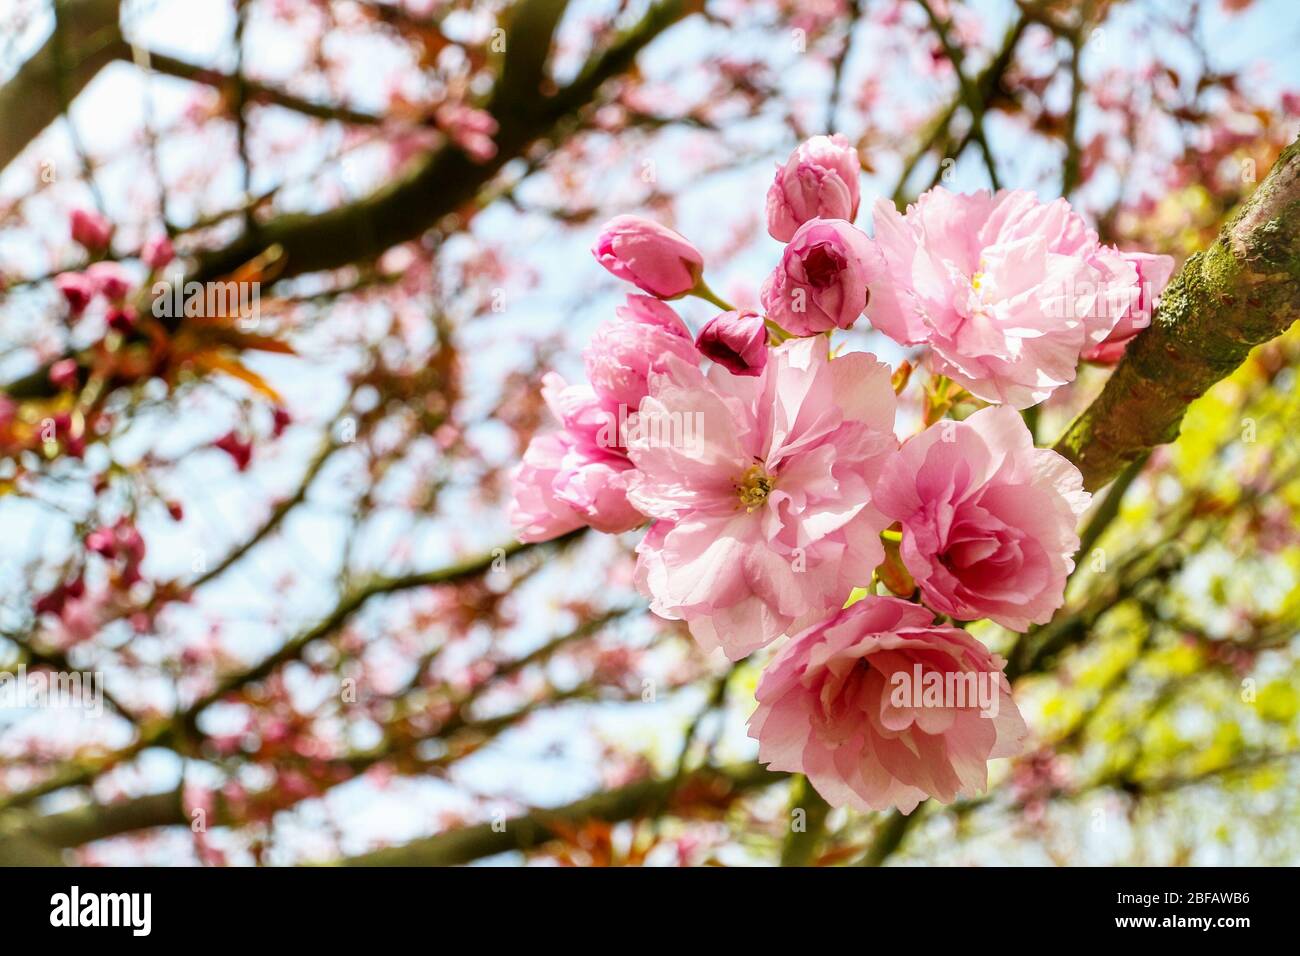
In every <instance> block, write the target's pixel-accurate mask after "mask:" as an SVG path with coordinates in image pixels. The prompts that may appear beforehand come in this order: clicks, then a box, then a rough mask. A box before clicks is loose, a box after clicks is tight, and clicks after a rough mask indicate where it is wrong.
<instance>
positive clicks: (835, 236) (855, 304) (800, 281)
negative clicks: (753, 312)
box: [760, 219, 871, 336]
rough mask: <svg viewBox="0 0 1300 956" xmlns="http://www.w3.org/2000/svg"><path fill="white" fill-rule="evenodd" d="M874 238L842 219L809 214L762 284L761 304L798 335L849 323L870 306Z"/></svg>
mask: <svg viewBox="0 0 1300 956" xmlns="http://www.w3.org/2000/svg"><path fill="white" fill-rule="evenodd" d="M870 253H871V240H870V239H868V238H867V237H866V234H865V233H863V232H862V231H861V230H859V229H858V228H857V227H855V226H853V225H852V224H851V223H848V222H845V221H844V220H843V219H810V220H809V221H808V222H806V223H804V224H803V225H802V226H800V227H799V230H798V231H797V232H796V233H795V234H794V237H793V238H792V239H791V240H790V244H789V245H788V246H786V247H785V252H784V254H783V255H782V256H781V264H780V265H778V266H777V267H776V268H775V269H773V270H772V274H771V275H770V276H768V279H767V281H766V282H765V283H764V284H763V290H762V293H761V296H760V298H761V299H762V301H763V308H764V310H765V311H766V312H767V314H768V315H770V316H771V317H772V318H773V319H775V320H776V322H777V324H778V325H780V326H781V327H782V328H784V329H786V330H787V331H789V332H793V333H794V334H795V335H800V336H803V335H816V334H818V333H819V332H827V331H829V330H831V329H847V328H850V327H851V326H852V325H853V323H854V322H856V321H857V320H858V316H860V315H861V314H862V310H863V309H865V308H866V307H867V297H868V295H869V291H868V289H867V268H868V259H869V257H870Z"/></svg>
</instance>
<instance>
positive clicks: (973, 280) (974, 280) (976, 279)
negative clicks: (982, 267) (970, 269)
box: [970, 272, 984, 292]
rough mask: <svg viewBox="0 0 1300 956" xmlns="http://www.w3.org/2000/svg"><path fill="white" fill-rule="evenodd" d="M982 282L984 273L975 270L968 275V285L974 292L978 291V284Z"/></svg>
mask: <svg viewBox="0 0 1300 956" xmlns="http://www.w3.org/2000/svg"><path fill="white" fill-rule="evenodd" d="M983 284H984V273H982V272H977V273H975V274H974V275H973V276H971V277H970V287H971V288H972V289H974V290H975V291H976V292H979V291H980V286H982V285H983Z"/></svg>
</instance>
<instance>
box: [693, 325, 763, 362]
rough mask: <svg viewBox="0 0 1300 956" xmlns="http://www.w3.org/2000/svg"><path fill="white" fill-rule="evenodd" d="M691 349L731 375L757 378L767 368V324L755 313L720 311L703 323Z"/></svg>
mask: <svg viewBox="0 0 1300 956" xmlns="http://www.w3.org/2000/svg"><path fill="white" fill-rule="evenodd" d="M695 347H696V348H698V349H699V350H700V354H701V355H703V356H704V357H705V358H707V359H710V360H712V361H714V362H717V363H718V364H719V365H721V366H722V367H723V368H725V369H726V370H727V371H729V372H731V374H733V375H760V374H762V371H763V369H764V368H765V367H766V366H767V325H766V324H765V323H764V321H763V317H762V316H761V315H759V314H758V313H757V312H748V311H746V310H744V309H740V310H736V311H732V312H723V313H721V314H719V315H716V316H714V317H713V318H712V319H710V320H709V321H708V322H706V323H705V324H704V327H703V328H702V329H700V334H699V335H697V336H696V337H695Z"/></svg>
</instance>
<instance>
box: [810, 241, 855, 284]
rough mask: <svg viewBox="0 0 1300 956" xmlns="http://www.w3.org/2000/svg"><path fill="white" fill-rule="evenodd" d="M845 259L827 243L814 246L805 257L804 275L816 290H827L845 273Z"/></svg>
mask: <svg viewBox="0 0 1300 956" xmlns="http://www.w3.org/2000/svg"><path fill="white" fill-rule="evenodd" d="M844 264H845V263H844V257H843V256H841V255H839V254H838V253H837V252H836V251H835V250H834V249H832V248H830V247H829V246H828V245H826V244H825V243H823V244H821V245H818V246H813V247H812V248H811V249H809V250H808V252H807V253H805V255H804V257H803V268H804V274H805V275H807V276H808V281H809V283H811V284H812V285H813V286H814V287H815V288H818V289H825V288H826V287H827V286H829V285H831V284H832V283H834V282H835V281H836V280H837V279H838V278H839V276H840V273H841V272H843V271H844Z"/></svg>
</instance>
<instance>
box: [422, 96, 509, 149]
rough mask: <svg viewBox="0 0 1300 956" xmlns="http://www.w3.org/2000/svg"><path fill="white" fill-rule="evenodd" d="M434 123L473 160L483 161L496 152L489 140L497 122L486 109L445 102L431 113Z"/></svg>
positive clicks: (495, 132)
mask: <svg viewBox="0 0 1300 956" xmlns="http://www.w3.org/2000/svg"><path fill="white" fill-rule="evenodd" d="M434 122H436V123H437V124H438V128H439V129H441V130H442V131H443V132H444V133H446V134H447V135H448V136H449V137H451V139H452V140H453V141H454V142H455V143H456V145H457V146H459V147H460V148H461V149H463V150H464V151H465V153H466V154H467V155H468V156H469V157H470V158H471V159H472V160H474V161H475V162H476V163H486V162H487V161H488V160H489V159H491V158H492V157H493V156H495V155H496V154H497V144H496V143H494V142H493V141H492V137H493V136H495V135H496V134H497V131H498V126H497V121H496V119H495V118H494V117H493V116H492V114H491V113H489V112H487V111H486V110H481V109H476V108H475V107H473V106H468V105H466V104H464V103H445V104H443V105H442V106H439V107H438V109H437V110H436V111H435V112H434Z"/></svg>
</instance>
